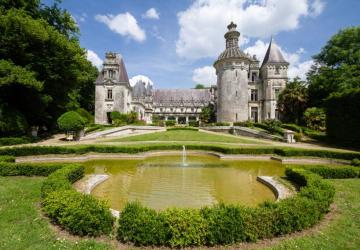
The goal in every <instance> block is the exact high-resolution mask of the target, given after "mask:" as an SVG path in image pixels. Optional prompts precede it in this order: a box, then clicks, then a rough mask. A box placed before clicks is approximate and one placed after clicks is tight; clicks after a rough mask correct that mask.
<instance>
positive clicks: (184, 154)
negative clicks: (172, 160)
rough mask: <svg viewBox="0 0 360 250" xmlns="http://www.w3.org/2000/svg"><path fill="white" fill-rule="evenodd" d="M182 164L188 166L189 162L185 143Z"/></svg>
mask: <svg viewBox="0 0 360 250" xmlns="http://www.w3.org/2000/svg"><path fill="white" fill-rule="evenodd" d="M182 165H183V166H184V167H186V166H187V165H188V164H187V163H186V149H185V145H183V153H182Z"/></svg>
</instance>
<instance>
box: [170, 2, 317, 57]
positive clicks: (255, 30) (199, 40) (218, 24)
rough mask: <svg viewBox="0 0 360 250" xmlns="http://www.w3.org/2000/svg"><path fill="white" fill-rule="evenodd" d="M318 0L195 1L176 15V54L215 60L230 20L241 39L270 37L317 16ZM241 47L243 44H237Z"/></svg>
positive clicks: (292, 28)
mask: <svg viewBox="0 0 360 250" xmlns="http://www.w3.org/2000/svg"><path fill="white" fill-rule="evenodd" d="M321 3H322V1H321V0H267V1H265V0H256V1H254V0H222V1H219V0H196V1H194V2H193V3H192V4H191V6H190V7H189V8H188V9H187V10H185V11H183V12H180V13H178V22H179V25H180V31H179V38H178V40H177V42H176V52H177V54H178V55H179V56H181V57H184V58H189V59H199V58H203V57H215V56H217V55H218V54H219V53H220V52H221V51H222V50H223V49H224V47H225V41H224V38H223V36H222V34H224V33H225V32H226V26H227V25H228V24H229V23H230V21H234V22H235V23H237V25H238V30H239V31H240V32H241V33H242V37H243V35H244V36H245V37H253V38H254V37H255V38H264V37H270V35H271V34H276V33H278V32H281V31H288V30H294V29H296V28H298V27H299V22H300V19H301V17H307V16H310V15H312V13H315V12H316V13H320V12H321V11H322V9H321V8H320V7H319V6H321ZM240 44H244V41H243V40H242V41H240Z"/></svg>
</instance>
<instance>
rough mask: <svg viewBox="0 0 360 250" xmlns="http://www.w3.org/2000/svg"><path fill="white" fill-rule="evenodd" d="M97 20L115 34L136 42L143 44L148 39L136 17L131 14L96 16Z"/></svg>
mask: <svg viewBox="0 0 360 250" xmlns="http://www.w3.org/2000/svg"><path fill="white" fill-rule="evenodd" d="M95 19H96V20H97V21H99V22H102V23H104V24H106V25H107V26H108V28H109V29H110V30H112V31H114V32H115V33H118V34H120V35H122V36H127V37H130V38H132V39H134V40H135V41H138V42H143V41H145V39H146V34H145V31H144V30H143V29H141V27H140V26H139V25H138V23H137V21H136V19H135V17H134V16H133V15H131V14H130V13H129V12H126V13H120V14H118V15H116V16H114V15H96V16H95Z"/></svg>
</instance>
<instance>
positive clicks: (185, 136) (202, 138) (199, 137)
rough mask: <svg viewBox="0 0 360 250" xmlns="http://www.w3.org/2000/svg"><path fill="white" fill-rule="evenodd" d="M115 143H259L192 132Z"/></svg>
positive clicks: (169, 132) (150, 135)
mask: <svg viewBox="0 0 360 250" xmlns="http://www.w3.org/2000/svg"><path fill="white" fill-rule="evenodd" d="M110 141H113V142H137V141H199V142H228V143H257V142H256V141H254V140H251V139H250V140H247V139H243V138H240V137H239V138H236V137H231V136H226V135H217V134H210V133H206V132H201V131H191V130H170V131H165V132H156V133H151V134H144V135H135V136H128V137H122V138H117V139H112V140H110Z"/></svg>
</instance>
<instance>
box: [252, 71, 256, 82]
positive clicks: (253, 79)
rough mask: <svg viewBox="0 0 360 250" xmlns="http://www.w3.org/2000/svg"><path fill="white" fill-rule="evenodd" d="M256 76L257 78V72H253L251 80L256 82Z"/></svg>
mask: <svg viewBox="0 0 360 250" xmlns="http://www.w3.org/2000/svg"><path fill="white" fill-rule="evenodd" d="M256 78H257V75H256V72H253V73H252V75H251V81H252V82H255V81H256Z"/></svg>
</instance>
